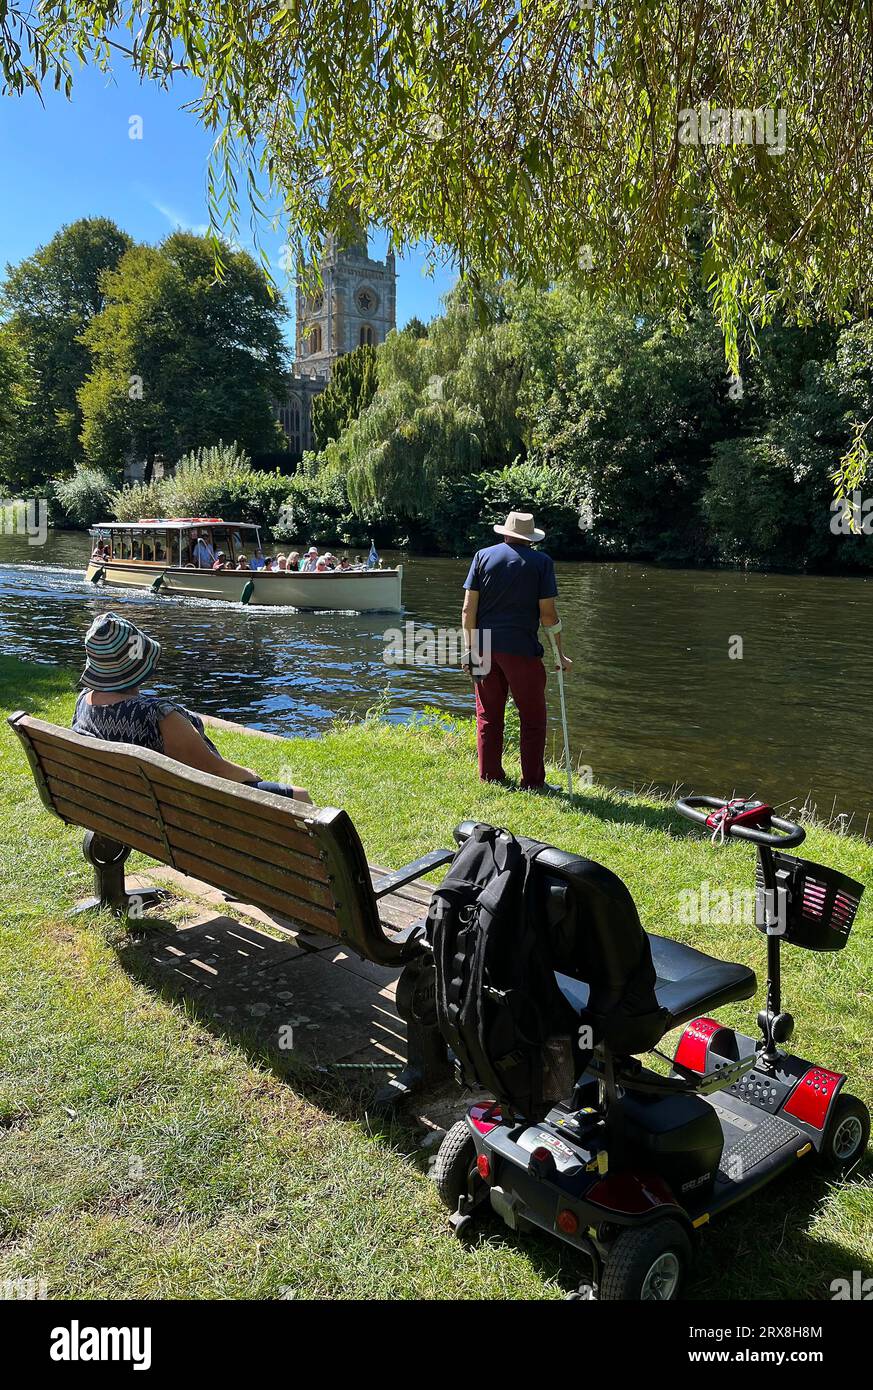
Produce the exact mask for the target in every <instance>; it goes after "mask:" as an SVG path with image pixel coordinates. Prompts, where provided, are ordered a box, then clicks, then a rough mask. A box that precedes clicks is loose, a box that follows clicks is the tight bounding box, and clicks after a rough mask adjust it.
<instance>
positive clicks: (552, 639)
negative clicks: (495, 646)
mask: <svg viewBox="0 0 873 1390" xmlns="http://www.w3.org/2000/svg"><path fill="white" fill-rule="evenodd" d="M561 627H562V624H561V620H560V618H559V619H558V621H557V622H556V623H555V624H554V626H553V627H547V628H546V632H547V634H548V638H549V645H550V646H551V648H552V655H553V656H554V658H555V667H556V669H557V672H558V693H559V695H560V697H561V724H562V725H563V729H564V762H565V763H566V766H567V795H568V796H572V795H573V769H572V768H571V766H570V735H569V734H568V732H567V701H566V699H565V697H564V667H563V664H562V662H561V653H560V652H559V651H558V644H557V642H556V641H555V637H556V636H557V634H558V633H559V632H560V631H561Z"/></svg>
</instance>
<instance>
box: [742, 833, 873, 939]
mask: <svg viewBox="0 0 873 1390" xmlns="http://www.w3.org/2000/svg"><path fill="white" fill-rule="evenodd" d="M773 867H774V869H775V872H776V883H777V889H778V888H786V889H787V891H788V901H787V906H786V909H785V934H784V936H783V940H784V941H788V942H790V943H791V945H793V946H804V947H806V949H807V950H808V951H841V950H842V949H843V947H844V946H845V944H846V942H847V941H848V939H849V932H850V931H851V930H852V923H853V922H854V920H855V913H856V912H857V910H858V903H859V902H860V901H861V895H862V893H863V892H864V885H863V884H862V883H858V882H856V880H855V879H853V878H849V876H848V875H847V874H841V873H839V872H838V871H837V870H836V869H828V868H825V866H824V865H823V864H813V863H811V862H810V861H809V860H808V859H795V857H794V855H792V854H783V853H781V852H780V851H778V850H776V851H774V852H773ZM756 882H757V886H758V890H759V892H760V891H761V890H762V889H763V887H764V879H763V874H762V872H761V863H760V860H759V861H758V865H757V871H756ZM758 928H759V930H761V931H763V930H764V927H763V924H762V923H761V922H760V921H759V922H758Z"/></svg>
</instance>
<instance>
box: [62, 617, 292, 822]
mask: <svg viewBox="0 0 873 1390" xmlns="http://www.w3.org/2000/svg"><path fill="white" fill-rule="evenodd" d="M85 654H86V657H87V661H86V665H85V670H84V671H83V672H82V679H81V681H80V682H79V684H80V685H83V686H84V687H85V689H84V690H83V691H82V693H81V695H80V696H79V698H78V700H77V701H76V712H75V714H74V716H73V729H74V731H75V732H76V733H77V734H88V735H90V736H91V737H92V738H103V739H109V740H111V741H112V742H114V743H133V744H136V745H137V746H138V747H140V748H151V749H152V750H153V751H154V752H156V753H165V754H166V755H167V757H168V758H175V759H176V760H177V762H180V763H185V764H187V766H188V767H194V768H197V770H198V771H199V772H210V773H212V775H213V776H214V777H224V778H226V779H227V780H228V781H229V782H241V783H242V784H243V785H244V786H250V787H256V788H257V789H258V790H259V791H269V792H276V793H277V794H278V795H279V796H293V797H294V798H295V799H296V800H297V801H307V802H311V800H312V798H311V797H310V795H309V793H308V791H306V789H305V788H304V787H293V786H288V785H286V784H285V783H280V782H265V781H262V780H261V778H260V777H259V776H258V774H257V772H255V771H254V769H253V768H250V767H241V766H240V765H239V764H238V763H231V762H228V761H227V759H226V758H223V757H222V756H221V754H220V753H219V751H218V749H217V748H216V746H215V744H214V743H213V742H212V740H211V739H209V738H207V736H206V734H205V732H204V728H203V720H202V719H201V718H200V716H199V715H197V714H194V713H193V712H192V711H191V710H188V709H186V708H185V706H184V705H180V704H178V703H177V702H176V701H175V700H170V699H165V698H164V697H163V696H160V695H144V694H143V693H142V690H141V686H142V684H143V682H144V681H145V680H146V679H147V677H148V676H150V675H151V674H152V672H153V671H154V669H155V667H156V666H157V664H158V661H159V659H160V655H161V647H160V643H158V642H156V641H155V640H154V638H152V637H149V636H148V634H147V633H145V632H143V631H142V630H141V629H140V628H138V627H136V626H134V624H133V623H131V622H129V621H128V620H127V619H126V618H122V617H119V616H118V614H116V613H101V614H100V616H99V617H98V618H95V619H94V622H93V623H92V624H91V626H90V628H89V629H88V632H87V633H86V634H85Z"/></svg>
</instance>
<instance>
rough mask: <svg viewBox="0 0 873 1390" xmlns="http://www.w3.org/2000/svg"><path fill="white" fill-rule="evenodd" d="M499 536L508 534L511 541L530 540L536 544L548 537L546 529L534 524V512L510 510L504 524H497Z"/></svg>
mask: <svg viewBox="0 0 873 1390" xmlns="http://www.w3.org/2000/svg"><path fill="white" fill-rule="evenodd" d="M494 530H495V531H496V532H497V534H498V536H506V537H507V538H508V539H509V540H511V541H530V543H531V545H534V544H535V543H536V542H537V541H543V540H545V538H546V533H545V531H540V530H538V529H537V527H536V526H534V519H533V513H532V512H510V513H509V516H508V517H507V518H506V521H505V523H504V525H503V526H495V527H494Z"/></svg>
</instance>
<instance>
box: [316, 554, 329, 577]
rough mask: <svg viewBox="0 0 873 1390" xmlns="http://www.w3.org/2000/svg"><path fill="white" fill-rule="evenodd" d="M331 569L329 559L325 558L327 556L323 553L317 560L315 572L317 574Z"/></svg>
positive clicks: (325, 572)
mask: <svg viewBox="0 0 873 1390" xmlns="http://www.w3.org/2000/svg"><path fill="white" fill-rule="evenodd" d="M329 569H330V566H329V564H328V563H327V561H326V560H325V558H324V556H323V555H322V557H321V558H320V559H319V560H316V562H315V570H314V573H315V574H327V573H328V571H329Z"/></svg>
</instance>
